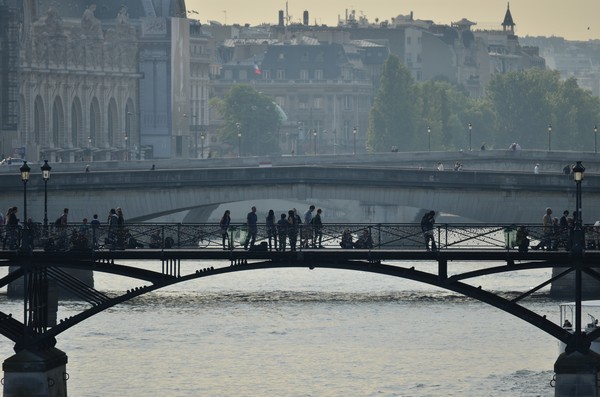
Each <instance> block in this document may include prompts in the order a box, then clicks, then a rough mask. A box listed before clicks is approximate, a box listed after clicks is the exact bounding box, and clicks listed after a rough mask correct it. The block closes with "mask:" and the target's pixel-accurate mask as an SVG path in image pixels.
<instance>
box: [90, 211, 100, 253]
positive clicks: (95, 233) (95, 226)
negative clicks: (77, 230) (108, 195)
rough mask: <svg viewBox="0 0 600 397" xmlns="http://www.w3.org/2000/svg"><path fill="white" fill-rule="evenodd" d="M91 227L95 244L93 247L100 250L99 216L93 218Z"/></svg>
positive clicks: (95, 215)
mask: <svg viewBox="0 0 600 397" xmlns="http://www.w3.org/2000/svg"><path fill="white" fill-rule="evenodd" d="M90 226H91V227H92V242H93V244H94V245H93V247H94V248H98V233H99V232H100V221H99V220H98V214H94V215H93V216H92V221H91V222H90Z"/></svg>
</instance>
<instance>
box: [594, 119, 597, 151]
mask: <svg viewBox="0 0 600 397" xmlns="http://www.w3.org/2000/svg"><path fill="white" fill-rule="evenodd" d="M594 153H598V126H597V125H595V126H594Z"/></svg>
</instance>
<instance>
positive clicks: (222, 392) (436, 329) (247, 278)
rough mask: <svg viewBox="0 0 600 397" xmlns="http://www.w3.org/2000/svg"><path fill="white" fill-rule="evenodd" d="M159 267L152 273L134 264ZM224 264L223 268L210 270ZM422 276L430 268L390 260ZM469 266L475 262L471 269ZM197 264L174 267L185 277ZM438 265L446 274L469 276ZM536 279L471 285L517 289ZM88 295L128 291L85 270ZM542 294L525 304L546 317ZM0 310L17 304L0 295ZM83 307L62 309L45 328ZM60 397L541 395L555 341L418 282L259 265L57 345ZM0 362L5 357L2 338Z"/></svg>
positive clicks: (84, 327) (144, 303)
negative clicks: (64, 393) (62, 384)
mask: <svg viewBox="0 0 600 397" xmlns="http://www.w3.org/2000/svg"><path fill="white" fill-rule="evenodd" d="M137 265H139V266H151V267H152V268H153V269H155V270H160V264H159V263H158V264H157V263H152V264H151V265H149V264H148V263H142V262H140V263H137ZM212 265H213V266H215V267H217V266H224V265H228V264H224V263H222V262H221V263H218V262H215V263H212ZM412 265H414V266H415V267H416V268H417V269H418V270H427V271H434V269H435V264H432V263H425V262H415V263H412V264H410V263H408V264H407V263H403V264H402V266H412ZM479 266H485V264H481V265H479ZM203 267H207V264H205V263H203V264H200V265H196V264H194V263H190V262H188V263H184V264H183V268H184V269H185V270H187V271H194V269H201V268H203ZM474 267H477V266H474V265H473V264H465V263H450V264H449V275H451V274H452V273H454V272H456V271H462V270H466V269H473V268H474ZM549 277H550V270H532V271H527V272H521V273H507V274H496V275H494V276H488V277H485V278H483V279H480V280H479V281H478V282H477V285H481V286H482V287H483V288H484V289H487V290H493V291H507V292H510V291H519V292H522V291H524V290H525V289H526V288H530V287H533V286H535V285H538V284H539V283H541V282H542V281H544V280H546V279H547V278H549ZM95 280H96V288H97V289H99V290H101V291H104V292H119V291H124V290H126V289H129V288H132V287H137V286H141V285H142V283H141V282H139V281H137V280H133V279H125V278H117V277H115V276H112V275H106V274H98V273H96V274H95ZM548 292H549V291H548V290H547V289H545V290H542V292H541V293H540V294H537V295H535V296H534V297H533V298H532V299H528V300H527V301H526V302H527V304H526V306H527V307H529V308H532V309H534V310H535V311H536V312H538V313H540V314H545V315H547V316H548V318H550V319H555V320H556V321H558V316H559V311H558V302H556V301H552V300H550V299H549V297H548ZM0 304H1V305H2V306H1V307H2V308H3V309H2V311H4V312H7V313H13V315H14V316H16V318H22V303H21V302H20V301H18V300H9V299H7V298H6V295H5V294H4V293H3V294H1V295H0ZM85 307H87V306H86V304H84V303H81V302H77V301H69V302H63V303H62V304H61V305H60V308H59V318H65V317H68V316H70V315H73V314H75V313H77V312H79V311H81V310H82V309H83V308H85ZM57 339H58V343H57V347H58V348H59V349H61V350H63V351H64V352H66V353H67V355H68V357H69V363H68V364H67V371H68V373H69V377H70V378H69V381H68V394H69V396H72V397H95V396H103V397H112V396H114V397H123V396H166V397H189V396H405V397H408V396H414V397H417V396H478V397H479V396H496V397H498V396H506V397H516V396H553V395H554V389H553V388H552V387H551V386H550V381H551V379H552V377H553V374H554V372H553V364H554V361H555V360H556V358H557V356H558V351H557V342H556V340H555V339H553V338H552V337H550V336H549V335H547V334H545V333H544V332H542V331H540V330H538V329H537V328H535V327H533V326H532V325H529V324H527V323H525V322H523V321H522V320H519V319H517V318H514V317H512V316H510V315H509V314H507V313H504V312H502V311H500V310H498V309H495V308H493V307H490V306H487V305H485V304H483V303H479V302H476V301H473V300H471V299H467V298H465V297H462V296H460V295H457V294H454V293H452V292H448V291H445V290H441V289H438V288H435V287H432V286H429V285H426V284H420V283H417V282H413V281H409V280H404V279H397V278H394V277H390V276H382V275H373V274H369V273H362V272H353V271H342V270H328V269H320V268H316V269H314V270H309V269H269V270H254V271H247V272H239V273H233V274H225V275H219V276H214V277H207V278H204V279H201V280H194V281H190V282H187V283H183V284H179V285H175V286H172V287H169V288H167V289H163V290H160V291H157V292H154V293H151V294H148V295H146V296H142V297H139V298H136V299H134V300H132V301H130V302H127V303H124V304H121V305H119V306H116V307H114V308H112V309H110V310H107V311H105V312H103V313H101V314H99V315H96V316H94V317H92V318H91V319H88V320H86V321H84V322H82V323H80V324H78V325H77V326H75V327H73V328H72V329H70V330H68V331H66V332H65V333H63V334H61V335H59V336H58V338H57ZM0 354H1V355H2V356H3V357H4V359H5V358H7V357H9V356H10V355H12V354H13V350H12V342H9V341H8V340H6V339H3V341H2V343H0Z"/></svg>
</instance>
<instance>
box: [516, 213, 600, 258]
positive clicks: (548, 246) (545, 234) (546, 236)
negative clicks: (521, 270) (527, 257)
mask: <svg viewBox="0 0 600 397" xmlns="http://www.w3.org/2000/svg"><path fill="white" fill-rule="evenodd" d="M552 214H553V212H552V208H550V207H548V208H546V211H545V212H544V215H543V217H542V235H541V238H540V241H539V243H538V244H537V245H535V246H533V247H532V249H534V250H546V251H556V250H558V249H559V248H564V249H565V250H570V249H571V247H572V244H573V230H574V228H575V223H576V222H577V213H576V212H573V214H572V216H569V214H570V213H569V210H564V211H563V213H562V216H561V217H560V218H557V217H553V216H552ZM595 226H596V225H594V231H595V229H596V227H595ZM595 240H596V239H591V240H590V241H589V243H590V244H595ZM530 241H531V240H530V238H529V230H528V229H527V227H526V226H519V227H518V229H517V234H516V239H515V242H516V244H517V246H518V249H519V252H527V251H528V250H529V245H530ZM598 243H599V244H598V246H600V222H598Z"/></svg>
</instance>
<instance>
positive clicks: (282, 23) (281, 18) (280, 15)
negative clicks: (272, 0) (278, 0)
mask: <svg viewBox="0 0 600 397" xmlns="http://www.w3.org/2000/svg"><path fill="white" fill-rule="evenodd" d="M283 26H284V19H283V10H279V27H280V28H282V27H283Z"/></svg>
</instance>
